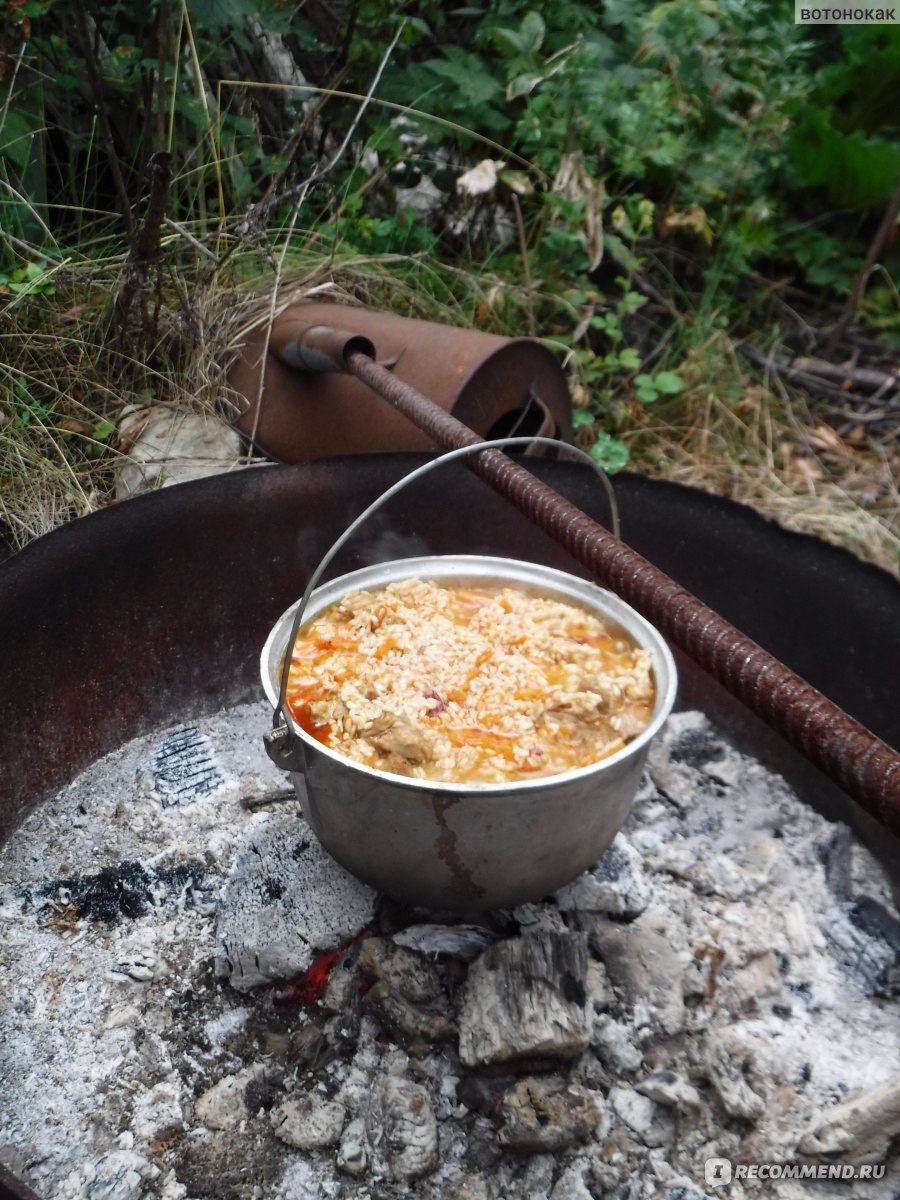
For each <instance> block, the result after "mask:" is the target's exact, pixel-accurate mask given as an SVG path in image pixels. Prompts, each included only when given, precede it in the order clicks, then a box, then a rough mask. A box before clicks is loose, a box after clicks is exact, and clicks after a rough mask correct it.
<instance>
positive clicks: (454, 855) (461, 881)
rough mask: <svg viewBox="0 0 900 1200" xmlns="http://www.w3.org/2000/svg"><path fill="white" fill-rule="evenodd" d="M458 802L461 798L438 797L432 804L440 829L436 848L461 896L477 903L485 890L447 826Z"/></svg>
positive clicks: (454, 835)
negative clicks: (477, 881)
mask: <svg viewBox="0 0 900 1200" xmlns="http://www.w3.org/2000/svg"><path fill="white" fill-rule="evenodd" d="M458 801H459V796H436V797H435V798H434V800H433V802H432V803H433V807H434V819H435V820H436V821H437V823H438V827H439V829H440V832H439V833H438V836H437V841H436V842H435V846H434V848H435V850H436V851H437V856H438V858H439V859H440V860H441V862H442V863H444V865H445V866H446V867H447V870H448V871H449V872H450V874H451V875H452V876H453V879H454V881H455V882H456V883H457V884H458V886H459V888H460V891H461V894H462V895H463V896H466V897H468V898H471V899H472V900H473V901H475V902H476V903H477V897H479V896H483V895H484V893H485V889H484V888H483V887H479V886H478V884H477V883H476V882H475V880H474V879H473V878H472V873H471V871H469V870H468V868H467V867H466V866H465V864H464V863H463V860H462V858H461V857H460V853H459V848H458V846H457V844H456V834H455V833H454V832H453V830H452V829H451V828H450V826H449V825H448V824H447V810H448V809H449V808H450V807H452V805H454V804H456V803H458ZM450 899H452V897H450Z"/></svg>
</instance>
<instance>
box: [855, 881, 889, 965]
mask: <svg viewBox="0 0 900 1200" xmlns="http://www.w3.org/2000/svg"><path fill="white" fill-rule="evenodd" d="M850 920H851V921H852V922H853V924H854V925H855V926H856V927H857V929H861V930H862V931H863V933H867V934H868V935H869V937H873V938H877V939H878V940H879V941H881V942H884V943H885V945H887V946H889V947H890V948H891V950H893V952H894V954H895V955H897V956H898V957H900V921H898V920H897V918H896V917H895V916H894V914H893V913H892V912H890V911H889V910H888V909H886V908H885V907H884V905H883V904H879V903H878V901H877V900H873V899H872V897H871V896H860V897H859V898H858V899H857V901H856V903H855V904H854V905H853V907H852V908H851V909H850Z"/></svg>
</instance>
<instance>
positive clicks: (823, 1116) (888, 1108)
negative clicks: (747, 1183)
mask: <svg viewBox="0 0 900 1200" xmlns="http://www.w3.org/2000/svg"><path fill="white" fill-rule="evenodd" d="M898 1133H900V1082H898V1081H896V1080H890V1081H889V1082H887V1083H881V1084H878V1085H877V1086H875V1087H871V1088H866V1089H864V1090H861V1091H858V1092H854V1093H853V1094H852V1095H850V1096H847V1097H845V1098H844V1099H843V1100H841V1101H840V1102H839V1103H837V1104H835V1105H833V1106H832V1107H831V1108H828V1109H826V1110H825V1111H824V1112H822V1113H820V1114H818V1115H817V1117H816V1120H815V1122H814V1124H813V1125H812V1126H811V1127H810V1128H809V1129H808V1130H807V1131H806V1133H804V1134H803V1136H802V1137H801V1139H800V1143H799V1146H798V1149H799V1150H800V1153H801V1154H808V1155H810V1156H811V1157H821V1156H829V1157H834V1156H837V1155H840V1156H841V1158H842V1159H843V1160H844V1161H847V1162H854V1163H856V1162H883V1161H884V1159H885V1157H886V1155H887V1151H888V1146H889V1144H890V1142H891V1139H892V1138H894V1137H895V1136H896V1135H897V1134H898Z"/></svg>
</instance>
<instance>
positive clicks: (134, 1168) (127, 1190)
mask: <svg viewBox="0 0 900 1200" xmlns="http://www.w3.org/2000/svg"><path fill="white" fill-rule="evenodd" d="M77 1175H78V1179H77V1183H76V1182H75V1180H74V1179H73V1178H72V1177H71V1176H70V1178H69V1180H68V1181H67V1182H68V1183H70V1184H71V1185H73V1186H74V1187H77V1188H78V1191H77V1195H79V1196H86V1197H89V1200H142V1198H143V1197H144V1196H146V1195H147V1188H148V1187H150V1185H151V1184H152V1183H154V1181H155V1180H157V1179H159V1176H160V1170H159V1168H158V1167H156V1166H154V1164H153V1163H151V1162H150V1161H149V1159H146V1158H144V1157H143V1156H142V1155H140V1154H136V1153H135V1152H134V1151H133V1150H113V1151H111V1152H110V1153H109V1154H104V1155H103V1156H102V1157H101V1158H99V1159H97V1160H96V1162H93V1163H85V1164H84V1165H83V1166H82V1167H81V1169H80V1170H79V1171H78V1173H77ZM5 1190H6V1189H5V1188H4V1191H5ZM67 1194H68V1195H73V1194H75V1193H73V1192H71V1191H69V1192H67Z"/></svg>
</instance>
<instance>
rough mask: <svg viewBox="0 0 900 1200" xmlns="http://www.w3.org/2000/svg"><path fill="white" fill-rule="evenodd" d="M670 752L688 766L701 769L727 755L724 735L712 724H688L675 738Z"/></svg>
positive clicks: (678, 760) (677, 760)
mask: <svg viewBox="0 0 900 1200" xmlns="http://www.w3.org/2000/svg"><path fill="white" fill-rule="evenodd" d="M669 754H670V755H671V756H672V758H674V759H675V760H676V762H682V763H684V764H685V765H686V766H688V767H695V768H697V769H700V768H701V767H705V766H706V765H707V764H708V763H711V762H719V761H720V760H721V759H723V758H724V757H725V745H724V743H723V741H722V735H721V734H720V733H719V731H718V730H717V729H715V728H714V727H713V726H712V725H710V724H706V723H704V724H702V725H698V726H693V727H691V726H688V727H686V728H684V729H683V730H682V731H681V732H680V733H679V734H678V736H677V737H675V738H673V740H672V743H671V745H670V747H669Z"/></svg>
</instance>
